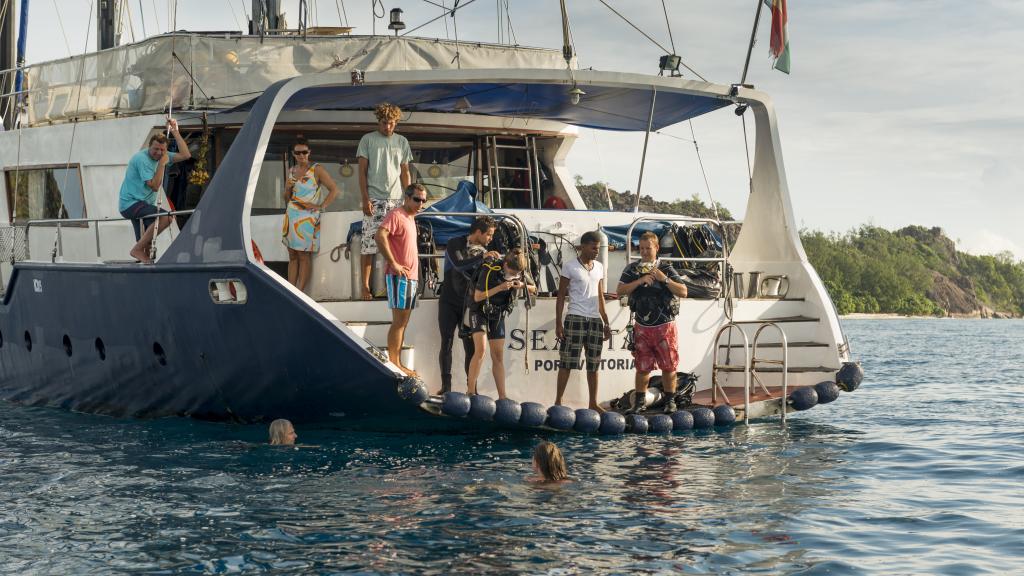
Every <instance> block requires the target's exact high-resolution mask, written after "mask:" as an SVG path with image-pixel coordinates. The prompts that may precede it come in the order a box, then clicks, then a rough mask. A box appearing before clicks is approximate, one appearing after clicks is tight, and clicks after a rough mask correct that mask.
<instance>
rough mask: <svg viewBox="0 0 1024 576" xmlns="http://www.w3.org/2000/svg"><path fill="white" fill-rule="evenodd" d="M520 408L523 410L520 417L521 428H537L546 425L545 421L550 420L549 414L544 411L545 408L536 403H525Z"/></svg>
mask: <svg viewBox="0 0 1024 576" xmlns="http://www.w3.org/2000/svg"><path fill="white" fill-rule="evenodd" d="M519 406H520V408H521V413H520V415H519V425H520V426H526V427H529V428H536V427H538V426H543V425H544V421H545V420H547V418H548V413H547V411H545V410H544V406H541V405H540V404H538V403H536V402H523V403H522V404H520V405H519Z"/></svg>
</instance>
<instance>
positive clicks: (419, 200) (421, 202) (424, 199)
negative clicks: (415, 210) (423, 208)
mask: <svg viewBox="0 0 1024 576" xmlns="http://www.w3.org/2000/svg"><path fill="white" fill-rule="evenodd" d="M410 198H412V201H413V202H415V203H417V204H423V203H424V202H426V201H427V198H426V196H424V197H423V198H417V197H416V196H410Z"/></svg>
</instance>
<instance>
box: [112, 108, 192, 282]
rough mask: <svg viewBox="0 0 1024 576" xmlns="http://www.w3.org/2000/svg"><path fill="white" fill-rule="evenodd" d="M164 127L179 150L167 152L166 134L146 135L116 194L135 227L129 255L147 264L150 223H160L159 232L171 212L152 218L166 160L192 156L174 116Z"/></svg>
mask: <svg viewBox="0 0 1024 576" xmlns="http://www.w3.org/2000/svg"><path fill="white" fill-rule="evenodd" d="M167 130H168V132H170V133H171V135H172V136H174V141H175V142H177V144H178V152H168V151H167V136H164V135H163V134H155V135H154V136H153V137H152V138H150V139H149V147H148V148H146V149H145V150H139V151H138V152H136V153H135V154H134V155H132V157H131V160H129V161H128V169H127V170H126V171H125V175H124V182H122V183H121V193H120V195H119V197H118V205H117V209H118V211H119V212H120V213H121V216H124V217H125V218H128V219H130V220H131V221H132V228H134V229H135V240H136V242H135V246H133V247H132V250H131V256H132V258H135V259H136V260H138V261H140V262H144V263H147V264H148V263H150V262H152V260H151V259H150V257H149V249H150V244H151V243H152V242H153V237H154V235H155V234H154V231H153V225H154V224H157V225H158V226H159V228H157V232H156V234H159V233H160V232H163V230H164V228H167V227H168V226H170V224H171V217H170V216H160V217H159V218H152V216H153V215H155V214H157V213H158V212H160V211H159V210H158V209H157V207H156V192H157V190H159V189H160V186H162V185H163V182H164V167H165V166H167V164H168V163H173V162H183V161H185V160H188V159H189V158H191V157H192V155H191V154H189V151H188V144H186V143H185V139H184V138H182V137H181V134H180V133H178V122H177V121H175V120H174V119H173V118H172V119H169V120H168V121H167ZM154 220H156V221H157V222H154ZM143 221H145V224H143ZM143 227H145V230H146V231H145V232H144V233H143V232H142V228H143Z"/></svg>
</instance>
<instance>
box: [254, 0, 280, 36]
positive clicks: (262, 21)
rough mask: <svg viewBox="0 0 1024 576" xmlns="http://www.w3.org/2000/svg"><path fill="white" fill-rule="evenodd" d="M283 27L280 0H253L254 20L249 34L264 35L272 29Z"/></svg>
mask: <svg viewBox="0 0 1024 576" xmlns="http://www.w3.org/2000/svg"><path fill="white" fill-rule="evenodd" d="M280 28H281V2H280V0H252V21H250V22H249V34H252V35H254V36H256V35H258V36H264V35H266V34H267V33H268V32H269V31H270V30H279V29H280Z"/></svg>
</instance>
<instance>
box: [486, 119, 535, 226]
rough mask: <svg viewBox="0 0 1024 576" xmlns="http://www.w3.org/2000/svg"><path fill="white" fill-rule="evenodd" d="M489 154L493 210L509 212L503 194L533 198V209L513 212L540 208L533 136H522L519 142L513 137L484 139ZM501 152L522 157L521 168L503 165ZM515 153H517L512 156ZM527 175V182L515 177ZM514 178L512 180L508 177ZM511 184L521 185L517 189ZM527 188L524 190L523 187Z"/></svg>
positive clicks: (525, 179)
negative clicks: (519, 194) (517, 174)
mask: <svg viewBox="0 0 1024 576" xmlns="http://www.w3.org/2000/svg"><path fill="white" fill-rule="evenodd" d="M484 148H485V150H486V151H487V154H486V156H487V158H486V161H487V181H488V184H489V186H490V194H491V196H490V204H489V205H490V206H492V207H497V208H508V206H505V205H504V202H505V200H506V198H505V196H504V192H506V191H509V192H522V193H525V195H528V196H529V198H530V206H512V208H540V207H541V197H540V169H539V168H538V160H537V141H536V139H535V138H534V137H533V136H523V138H522V139H521V140H516V139H514V138H512V137H510V136H487V137H485V139H484ZM502 150H512V151H519V153H520V154H522V158H520V161H521V162H522V163H521V164H520V165H516V166H511V165H502V164H501V161H502V159H503V157H504V155H503V154H502V153H501V151H502ZM513 153H514V152H513ZM521 172H525V176H526V177H525V178H515V177H514V175H515V174H516V173H521ZM510 173H511V174H512V175H513V176H510V175H509V174H510ZM512 182H519V186H514V185H513V184H511V183H512ZM524 186H525V187H524Z"/></svg>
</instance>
